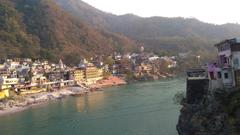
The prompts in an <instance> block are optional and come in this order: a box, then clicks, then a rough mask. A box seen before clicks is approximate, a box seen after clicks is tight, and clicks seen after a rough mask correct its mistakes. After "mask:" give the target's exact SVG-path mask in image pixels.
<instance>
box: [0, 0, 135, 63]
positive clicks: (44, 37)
mask: <svg viewBox="0 0 240 135" xmlns="http://www.w3.org/2000/svg"><path fill="white" fill-rule="evenodd" d="M135 48H136V44H135V42H134V41H133V40H130V39H128V38H127V37H125V36H123V35H121V34H116V33H113V32H108V31H104V30H96V29H94V28H92V27H90V26H88V25H86V24H85V23H83V21H81V20H80V19H78V18H75V17H73V16H71V15H69V14H68V13H67V12H66V11H64V10H62V9H61V8H60V7H59V6H58V5H57V4H56V3H55V2H54V1H53V0H1V1H0V50H1V53H0V58H9V57H30V58H45V59H49V60H51V61H57V60H58V59H59V58H62V59H64V60H65V62H67V63H75V64H76V63H78V62H79V59H80V58H81V57H83V56H84V57H92V56H94V55H95V54H111V53H113V51H120V52H124V51H130V50H134V49H135Z"/></svg>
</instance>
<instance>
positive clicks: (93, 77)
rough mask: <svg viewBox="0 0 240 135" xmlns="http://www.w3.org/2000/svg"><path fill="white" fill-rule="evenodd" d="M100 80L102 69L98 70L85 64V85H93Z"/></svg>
mask: <svg viewBox="0 0 240 135" xmlns="http://www.w3.org/2000/svg"><path fill="white" fill-rule="evenodd" d="M102 79H103V69H99V68H97V67H95V66H94V65H93V64H91V63H89V64H87V66H86V68H85V81H86V83H87V84H93V83H96V82H97V81H99V80H102Z"/></svg>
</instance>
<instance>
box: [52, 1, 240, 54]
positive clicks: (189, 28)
mask: <svg viewBox="0 0 240 135" xmlns="http://www.w3.org/2000/svg"><path fill="white" fill-rule="evenodd" d="M55 1H56V2H57V3H58V4H59V5H60V6H61V7H62V8H63V9H65V10H66V11H68V12H69V13H71V14H72V15H74V16H77V17H79V18H81V19H82V20H83V21H85V22H86V23H88V24H89V25H91V26H92V27H96V28H99V29H106V30H108V31H112V32H116V33H121V34H123V35H125V36H127V37H129V38H131V39H133V40H136V41H137V42H143V43H144V44H145V46H146V48H149V49H150V50H151V51H155V52H157V53H158V52H161V51H162V50H164V51H168V52H174V53H178V52H188V51H191V50H200V51H208V52H210V53H211V52H212V51H215V49H214V47H213V44H215V43H217V42H219V41H221V40H224V39H226V38H232V37H237V36H239V35H240V25H239V24H231V23H228V24H224V25H216V24H210V23H205V22H201V21H199V20H197V19H195V18H182V17H175V18H169V17H156V16H155V17H147V18H143V17H139V16H137V15H134V14H125V15H114V14H111V13H106V12H103V11H101V10H99V9H97V8H95V7H93V6H91V5H89V4H87V3H86V2H84V1H81V0H68V1H66V0H55ZM73 3H74V4H73ZM73 7H74V8H73ZM84 13H86V14H84ZM191 40H192V42H193V43H187V42H189V41H191Z"/></svg>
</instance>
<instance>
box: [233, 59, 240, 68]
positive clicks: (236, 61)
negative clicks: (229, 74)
mask: <svg viewBox="0 0 240 135" xmlns="http://www.w3.org/2000/svg"><path fill="white" fill-rule="evenodd" d="M233 64H234V65H235V66H236V67H238V66H239V62H238V58H235V59H234V60H233Z"/></svg>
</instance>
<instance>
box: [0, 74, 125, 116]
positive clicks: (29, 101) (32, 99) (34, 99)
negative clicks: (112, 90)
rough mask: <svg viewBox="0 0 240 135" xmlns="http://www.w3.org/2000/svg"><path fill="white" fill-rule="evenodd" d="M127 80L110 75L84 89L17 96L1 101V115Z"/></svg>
mask: <svg viewBox="0 0 240 135" xmlns="http://www.w3.org/2000/svg"><path fill="white" fill-rule="evenodd" d="M126 84H127V82H126V81H124V80H122V79H120V78H118V77H113V76H111V77H109V78H107V79H104V80H101V81H99V82H97V83H96V84H92V85H90V86H89V87H90V89H89V90H87V89H84V88H81V87H66V88H63V89H60V90H56V91H54V92H41V93H36V94H30V95H24V96H19V97H15V98H14V99H9V100H6V101H3V102H0V117H2V116H4V115H8V114H14V113H18V112H21V111H24V110H26V109H28V108H30V107H33V106H38V105H41V104H44V103H47V102H49V101H54V100H58V99H62V98H65V97H67V96H84V95H86V94H91V93H94V92H97V91H102V90H103V89H104V88H108V87H114V86H120V85H126Z"/></svg>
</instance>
